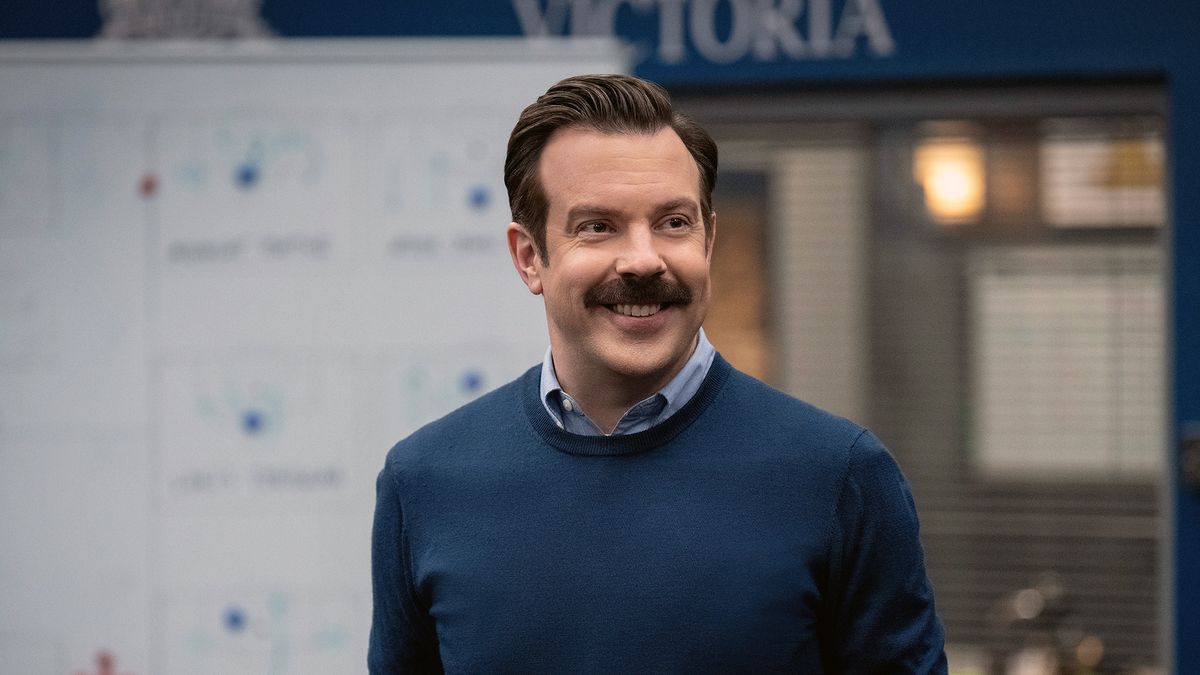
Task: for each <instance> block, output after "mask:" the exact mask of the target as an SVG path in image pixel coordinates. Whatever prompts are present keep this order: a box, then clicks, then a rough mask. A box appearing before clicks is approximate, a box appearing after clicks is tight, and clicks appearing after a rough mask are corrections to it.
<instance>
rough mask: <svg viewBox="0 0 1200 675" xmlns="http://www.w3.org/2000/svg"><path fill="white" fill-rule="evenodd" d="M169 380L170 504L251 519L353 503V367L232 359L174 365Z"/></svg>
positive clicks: (166, 491) (165, 388)
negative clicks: (269, 511)
mask: <svg viewBox="0 0 1200 675" xmlns="http://www.w3.org/2000/svg"><path fill="white" fill-rule="evenodd" d="M160 379H161V385H160V386H161V397H160V398H161V405H162V410H161V413H160V424H161V427H162V438H161V444H160V451H161V453H162V463H161V465H162V483H161V490H162V494H163V497H164V498H165V500H166V501H165V504H166V505H168V506H181V507H189V508H201V509H204V510H208V509H212V508H219V509H224V508H235V509H237V510H238V511H240V512H245V509H248V508H249V509H254V508H258V507H266V506H270V507H276V508H277V507H280V506H284V505H287V506H289V507H303V506H305V505H308V506H311V507H313V508H321V504H325V505H328V503H327V502H328V500H329V499H331V498H333V499H346V498H348V497H349V496H350V492H349V491H350V489H351V486H350V482H351V481H350V477H351V476H352V475H354V473H355V472H356V471H358V470H359V469H358V467H357V466H356V464H355V462H354V457H355V454H354V453H355V450H356V448H355V447H354V443H355V439H356V435H355V433H356V430H357V429H358V428H359V426H360V423H359V421H358V412H359V410H358V406H356V405H355V399H356V396H355V392H356V390H357V386H358V381H357V379H356V374H355V373H354V372H352V370H351V369H350V368H349V367H348V366H346V365H345V364H343V363H341V362H339V361H336V360H317V361H312V360H307V359H304V358H300V357H287V356H279V355H262V356H259V357H253V356H230V357H227V358H223V359H222V358H212V359H208V360H204V361H194V362H186V361H185V362H179V363H170V364H167V365H165V366H164V367H163V369H162V373H161V377H160ZM314 500H315V501H314Z"/></svg>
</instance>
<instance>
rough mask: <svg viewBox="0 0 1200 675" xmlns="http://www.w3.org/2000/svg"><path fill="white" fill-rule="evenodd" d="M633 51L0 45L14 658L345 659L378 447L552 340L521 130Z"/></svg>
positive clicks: (361, 627) (357, 666)
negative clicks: (525, 258)
mask: <svg viewBox="0 0 1200 675" xmlns="http://www.w3.org/2000/svg"><path fill="white" fill-rule="evenodd" d="M624 70H626V60H625V55H624V54H623V52H622V51H621V50H620V49H618V48H617V47H616V46H615V45H613V44H611V43H607V42H585V41H572V42H570V43H565V42H554V41H536V42H531V41H524V40H522V41H516V40H513V41H505V40H471V41H452V40H419V41H320V42H318V41H282V42H262V43H225V44H220V43H211V44H199V43H190V44H189V43H148V44H105V43H79V44H62V43H49V44H46V43H42V44H11V43H10V44H7V45H3V46H0V92H3V95H2V96H0V512H2V513H3V517H2V518H0V672H4V673H10V672H11V673H22V674H31V675H33V674H39V673H48V674H55V675H61V674H74V673H89V675H90V674H91V673H96V672H104V671H105V669H106V668H110V670H111V671H112V672H113V673H138V674H145V673H166V674H172V675H173V674H187V673H196V674H200V673H204V674H206V675H211V674H212V673H255V674H258V673H270V674H272V675H285V674H286V675H290V674H293V673H322V674H328V673H352V672H361V671H362V670H363V669H364V664H365V658H366V638H367V633H368V630H369V624H370V577H369V534H370V521H371V513H372V508H373V504H374V478H375V475H376V473H377V472H378V471H379V469H380V468H381V467H382V462H383V457H384V455H385V453H386V451H387V450H388V448H389V447H390V446H391V445H392V444H393V443H394V442H395V441H396V440H398V439H399V438H401V437H403V436H404V435H406V434H407V433H409V432H410V431H412V430H414V429H415V428H416V427H417V426H419V425H421V424H423V423H424V422H427V421H429V420H431V419H433V418H435V417H437V416H440V415H441V414H444V413H445V412H447V411H449V410H450V409H452V408H454V407H457V406H458V405H460V404H462V403H464V402H466V401H468V400H470V399H471V398H474V397H476V396H478V395H479V394H480V393H482V392H484V391H486V390H488V389H491V388H493V387H495V386H497V385H499V384H502V383H503V382H505V381H507V380H508V379H511V378H512V377H514V376H516V375H517V374H519V373H520V372H522V371H523V370H525V369H526V368H528V367H529V366H530V365H533V364H534V363H536V362H537V361H538V360H539V359H540V358H541V355H542V352H543V350H544V349H545V344H546V335H545V322H544V315H543V312H542V308H541V303H540V301H539V299H537V298H535V297H533V296H531V295H530V294H529V293H528V292H527V291H526V290H525V287H524V286H523V285H522V284H521V282H520V280H519V279H518V277H517V275H516V274H515V272H514V271H513V270H512V267H511V263H510V262H509V259H508V254H507V252H506V249H505V245H504V227H505V225H506V224H507V222H508V220H509V212H508V204H507V198H506V195H505V192H504V188H503V183H502V166H503V161H504V151H505V143H506V141H507V138H508V133H509V131H510V130H511V127H512V124H513V123H514V121H515V120H516V117H517V114H518V113H519V111H520V110H521V108H523V107H524V106H525V105H526V104H528V103H529V102H531V101H532V100H534V98H536V96H537V95H538V94H540V93H542V92H544V91H545V89H546V88H547V87H548V86H549V85H550V84H552V83H553V82H555V81H557V80H558V79H561V78H562V77H565V76H567V75H570V74H575V73H579V72H620V71H624ZM106 660H107V662H108V664H109V665H106V664H105V661H106ZM110 666H111V667H110Z"/></svg>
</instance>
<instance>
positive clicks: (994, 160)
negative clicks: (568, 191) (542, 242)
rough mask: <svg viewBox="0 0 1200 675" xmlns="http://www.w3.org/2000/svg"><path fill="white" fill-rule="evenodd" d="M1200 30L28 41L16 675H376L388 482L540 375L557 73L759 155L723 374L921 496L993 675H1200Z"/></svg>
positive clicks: (121, 14)
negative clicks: (407, 456)
mask: <svg viewBox="0 0 1200 675" xmlns="http://www.w3.org/2000/svg"><path fill="white" fill-rule="evenodd" d="M1198 29H1200V6H1196V5H1193V4H1188V3H1183V2H1173V1H1167V0H1155V1H1153V2H1147V3H1138V4H1136V5H1135V4H1132V3H1124V2H1117V1H1116V0H1105V1H1101V2H1093V3H1073V2H1067V1H1066V0H1051V1H1043V2H1039V3H1032V2H1018V3H990V4H987V5H986V6H984V5H983V4H982V3H959V2H953V1H952V0H927V1H926V2H922V3H903V2H899V1H898V0H505V1H502V2H484V1H482V0H454V1H450V2H439V3H434V2H428V1H422V2H404V3H399V2H384V1H383V0H363V1H362V2H359V3H354V4H352V5H349V6H346V5H339V4H335V3H329V2H317V1H316V0H308V1H306V2H290V3H277V2H270V1H269V0H268V1H266V2H254V1H253V0H241V1H239V0H207V1H204V0H186V1H181V0H161V1H152V0H98V1H97V0H63V1H62V2H58V3H55V6H54V7H53V8H52V9H51V8H49V7H48V6H46V5H45V4H44V3H35V2H32V1H31V0H9V2H7V3H6V4H5V5H4V7H2V8H0V673H3V674H9V673H11V674H13V675H18V674H20V675H23V674H26V673H38V674H40V673H47V674H55V675H58V674H68V675H76V674H84V673H85V674H87V675H117V674H122V675H124V674H134V673H136V674H146V673H167V674H171V675H174V674H178V673H206V674H211V673H246V674H255V675H257V674H260V673H261V674H271V675H285V674H287V675H291V674H293V673H353V672H361V671H363V670H364V665H363V664H364V663H365V653H366V636H367V631H368V629H369V623H370V587H369V569H368V564H369V551H368V543H369V529H370V518H371V510H372V507H373V503H374V477H375V474H376V472H377V471H378V470H379V468H380V467H381V466H382V461H383V457H384V455H385V454H386V452H387V450H388V448H389V447H390V446H391V445H392V444H393V443H394V442H395V441H396V440H398V439H399V438H401V437H403V436H404V435H405V434H407V433H409V432H411V431H412V430H414V429H415V428H416V427H418V426H419V425H421V424H423V423H424V422H427V421H429V420H432V419H434V418H436V417H438V416H440V415H441V414H444V413H445V412H448V411H449V410H451V409H453V408H454V407H457V406H458V405H460V404H462V403H464V402H466V401H469V400H471V399H472V398H474V397H476V396H478V395H480V394H481V393H483V392H485V391H487V390H489V389H492V388H494V387H495V386H498V385H499V384H502V383H504V382H506V381H507V380H509V379H511V378H512V377H515V376H516V375H518V374H519V373H521V372H523V371H524V370H525V369H526V368H528V367H529V366H531V365H533V364H534V363H536V362H538V361H539V360H540V358H541V355H542V353H543V351H544V349H545V344H546V337H545V327H544V319H543V315H542V311H541V305H540V302H539V301H538V299H536V298H534V297H531V296H529V294H528V293H527V292H526V291H525V290H524V288H523V286H522V285H521V284H520V282H519V280H518V278H517V276H516V275H515V273H514V272H513V271H512V269H511V264H510V262H509V260H508V257H507V252H506V251H505V248H504V240H503V231H504V226H505V225H506V224H507V222H508V219H509V214H508V210H507V200H506V196H505V193H504V189H503V184H502V181H501V170H502V163H503V157H504V144H505V142H506V140H507V134H508V131H509V130H510V129H511V126H512V124H513V122H514V121H515V119H516V115H517V114H518V112H519V111H520V109H521V108H522V107H523V106H524V105H526V104H527V103H529V102H530V101H532V100H533V99H534V98H535V97H536V96H537V95H538V94H539V93H540V92H542V91H544V90H545V88H546V87H547V86H549V85H550V84H551V83H553V82H555V81H557V80H558V79H560V78H562V77H564V76H566V75H570V74H574V73H579V72H630V73H634V74H637V75H641V76H644V77H648V78H650V79H653V80H655V81H658V82H660V83H662V84H663V85H664V86H666V87H667V88H668V89H669V90H670V91H671V93H672V95H673V97H674V98H675V100H676V104H677V106H678V107H679V108H680V109H682V110H684V111H685V112H688V113H689V114H691V115H692V116H693V117H695V118H697V119H698V120H700V121H701V122H702V123H703V124H704V125H705V126H706V127H707V128H708V129H709V130H710V131H711V132H712V133H713V135H714V136H715V137H716V138H717V140H718V143H719V145H720V148H721V173H720V175H719V178H718V184H717V191H716V195H715V202H716V204H715V208H716V211H717V213H718V214H719V215H718V224H719V230H718V233H719V236H718V238H717V248H716V252H715V258H714V269H713V274H714V283H715V286H716V290H715V298H714V306H713V309H712V312H711V315H710V317H709V320H708V322H707V323H706V330H707V331H708V333H709V336H710V338H711V339H712V341H713V342H714V344H715V345H716V347H717V349H718V350H719V351H721V353H722V354H724V355H725V356H726V357H727V358H729V360H730V361H732V362H733V363H734V364H735V365H736V366H738V367H739V368H741V369H743V370H745V371H747V372H750V373H752V374H754V375H756V376H758V377H760V378H762V379H764V380H766V381H767V382H769V383H771V384H773V385H775V386H777V387H779V388H781V389H783V390H785V391H788V392H791V393H793V394H795V395H797V396H800V397H801V398H804V399H806V400H809V401H812V402H813V403H816V404H818V405H821V406H823V407H826V408H828V409H830V410H833V411H835V412H837V413H839V414H842V415H845V416H847V417H850V418H852V419H854V420H856V421H859V422H861V423H863V424H866V425H867V426H870V427H871V428H872V429H873V430H874V431H875V432H876V433H877V434H878V435H879V436H880V437H881V438H882V439H883V440H884V441H885V442H886V443H887V444H888V446H889V448H890V449H891V450H892V452H893V453H894V454H895V455H896V457H897V459H898V460H899V462H900V464H901V466H902V467H903V469H904V471H905V473H906V474H907V476H908V478H909V480H910V481H911V483H912V485H913V490H914V495H915V498H916V501H917V506H918V509H919V510H920V513H921V519H922V528H923V529H922V538H923V543H924V546H925V551H926V558H927V563H928V566H929V573H930V576H931V579H932V581H933V584H934V587H935V591H936V595H937V602H938V610H939V613H940V615H941V617H942V619H943V621H944V622H945V625H946V633H947V640H948V652H949V656H950V666H951V671H952V672H954V673H961V674H966V673H980V674H985V673H986V674H989V675H990V674H992V673H1005V674H1009V673H1012V674H1026V673H1028V674H1030V675H1032V674H1041V673H1166V672H1179V673H1188V672H1200V648H1198V647H1197V646H1196V645H1195V644H1193V643H1192V641H1191V640H1189V639H1188V638H1189V636H1194V635H1195V634H1196V631H1197V630H1198V629H1200V609H1198V608H1200V597H1197V596H1200V579H1198V578H1197V577H1196V575H1195V573H1194V570H1195V569H1197V565H1200V533H1198V531H1200V500H1198V498H1197V493H1196V492H1195V490H1196V489H1197V486H1200V425H1197V424H1195V423H1193V422H1190V421H1191V420H1200V392H1197V390H1196V388H1195V387H1194V386H1191V382H1192V381H1193V380H1194V378H1195V377H1196V376H1197V375H1200V349H1197V347H1198V346H1200V345H1197V343H1196V340H1195V335H1196V330H1197V323H1198V320H1200V305H1198V303H1197V300H1196V298H1197V297H1198V296H1197V293H1198V292H1200V289H1198V288H1197V285H1198V284H1200V225H1198V222H1200V192H1197V191H1196V190H1195V188H1194V186H1195V185H1197V184H1198V182H1200V122H1198V121H1197V120H1198V119H1200V72H1198V71H1197V69H1196V64H1197V63H1200V46H1198V44H1197V41H1196V40H1195V38H1194V36H1195V34H1196V31H1197V30H1198Z"/></svg>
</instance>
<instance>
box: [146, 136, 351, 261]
mask: <svg viewBox="0 0 1200 675" xmlns="http://www.w3.org/2000/svg"><path fill="white" fill-rule="evenodd" d="M156 143H157V144H158V145H159V146H161V147H162V148H163V150H162V157H161V159H160V162H161V167H160V171H159V173H157V174H155V173H148V174H146V176H145V177H144V178H143V181H142V185H141V187H140V191H141V193H142V196H143V197H144V198H146V199H153V200H154V201H155V203H156V205H157V209H156V211H155V214H156V219H157V221H158V222H157V223H156V224H157V225H158V226H159V227H160V228H161V231H162V233H163V236H162V241H161V244H160V245H161V246H162V247H163V248H162V255H163V257H164V259H165V261H166V262H167V263H168V264H169V265H170V267H168V270H170V269H176V268H179V269H207V268H211V267H212V266H218V267H217V269H225V268H228V266H230V265H234V266H237V265H254V264H257V263H262V262H296V261H302V260H308V261H327V260H330V259H334V258H335V257H336V254H337V252H338V250H339V248H340V247H339V246H338V243H339V241H340V240H341V238H342V237H339V229H341V228H343V227H344V225H345V222H346V215H347V209H348V208H349V204H348V201H347V200H348V199H349V197H348V195H350V194H352V193H353V190H352V189H351V187H352V185H351V181H352V176H353V172H354V170H355V168H354V167H355V160H354V158H353V154H354V152H353V141H352V140H351V135H350V133H349V132H348V130H347V128H346V126H345V124H343V123H335V122H330V121H328V120H322V119H304V118H296V117H293V116H284V115H270V114H266V113H264V114H258V115H252V116H247V115H233V114H226V115H216V114H214V115H211V116H206V117H191V118H183V119H174V120H169V121H168V122H166V123H164V124H163V125H162V127H161V128H159V129H157V138H156ZM359 161H361V160H359ZM343 237H344V233H343Z"/></svg>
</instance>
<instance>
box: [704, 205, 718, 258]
mask: <svg viewBox="0 0 1200 675" xmlns="http://www.w3.org/2000/svg"><path fill="white" fill-rule="evenodd" d="M708 222H709V226H708V230H707V231H706V232H705V233H704V257H705V258H708V262H709V263H711V262H712V253H713V244H715V243H717V212H716V211H710V212H709V214H708Z"/></svg>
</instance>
